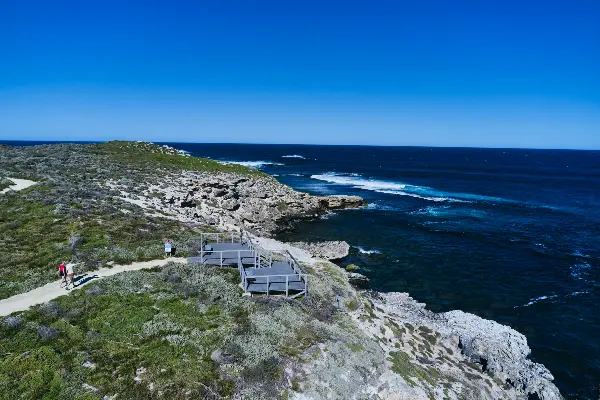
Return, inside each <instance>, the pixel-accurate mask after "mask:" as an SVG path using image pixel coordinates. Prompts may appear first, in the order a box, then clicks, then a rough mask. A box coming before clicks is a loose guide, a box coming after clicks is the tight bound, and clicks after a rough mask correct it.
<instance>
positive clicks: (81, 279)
mask: <svg viewBox="0 0 600 400" xmlns="http://www.w3.org/2000/svg"><path fill="white" fill-rule="evenodd" d="M97 278H100V277H99V276H98V275H96V274H94V275H91V276H89V275H88V274H83V275H79V276H76V277H75V278H73V287H77V286H81V285H85V284H86V283H88V282H89V281H91V280H92V279H97Z"/></svg>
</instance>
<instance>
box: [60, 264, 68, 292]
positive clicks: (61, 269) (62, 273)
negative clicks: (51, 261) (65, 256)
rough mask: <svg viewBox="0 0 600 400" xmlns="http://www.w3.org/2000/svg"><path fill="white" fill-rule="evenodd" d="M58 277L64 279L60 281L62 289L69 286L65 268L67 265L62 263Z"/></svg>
mask: <svg viewBox="0 0 600 400" xmlns="http://www.w3.org/2000/svg"><path fill="white" fill-rule="evenodd" d="M58 275H59V276H60V277H61V278H62V280H61V281H60V287H63V284H64V286H67V267H65V263H64V262H61V263H60V265H59V266H58Z"/></svg>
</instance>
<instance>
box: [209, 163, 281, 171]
mask: <svg viewBox="0 0 600 400" xmlns="http://www.w3.org/2000/svg"><path fill="white" fill-rule="evenodd" d="M221 162H222V163H224V164H237V165H243V166H244V167H248V168H257V169H258V168H263V167H265V166H267V165H284V164H281V163H276V162H272V161H221Z"/></svg>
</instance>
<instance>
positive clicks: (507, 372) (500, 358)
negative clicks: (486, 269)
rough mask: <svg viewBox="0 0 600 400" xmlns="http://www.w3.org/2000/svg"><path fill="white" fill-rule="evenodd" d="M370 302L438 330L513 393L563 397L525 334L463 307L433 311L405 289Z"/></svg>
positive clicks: (549, 398)
mask: <svg viewBox="0 0 600 400" xmlns="http://www.w3.org/2000/svg"><path fill="white" fill-rule="evenodd" d="M373 305H374V307H375V308H378V309H380V310H382V311H383V312H384V313H385V314H388V315H394V316H397V318H398V320H401V321H403V322H404V323H406V322H408V323H410V324H412V325H415V326H424V327H426V329H429V330H431V331H432V332H437V334H439V335H440V340H446V341H448V342H449V343H452V342H454V343H456V344H457V346H458V348H459V349H460V350H461V353H462V355H463V356H464V357H466V358H467V359H468V360H469V361H470V362H472V363H475V364H477V365H479V366H480V367H479V368H480V369H481V371H482V372H484V373H488V374H490V375H492V376H494V377H495V378H496V379H499V380H500V381H501V382H503V383H504V384H505V385H506V386H507V387H509V388H513V389H514V390H515V393H518V392H520V393H525V394H536V395H537V396H538V397H539V398H540V399H542V400H556V399H562V396H561V395H560V392H559V390H558V388H557V387H556V386H555V385H554V383H552V381H553V379H554V378H553V376H552V374H551V373H550V371H548V369H547V368H546V367H544V366H543V365H541V364H538V363H535V362H533V361H531V360H529V359H528V358H527V357H528V356H529V354H530V353H531V350H530V348H529V346H528V345H527V339H526V338H525V336H524V335H522V334H521V333H519V332H517V331H515V330H514V329H512V328H510V327H508V326H505V325H502V324H499V323H497V322H495V321H491V320H487V319H483V318H480V317H478V316H476V315H474V314H469V313H465V312H463V311H450V312H446V313H434V312H431V311H428V310H426V309H425V304H422V303H419V302H417V301H416V300H414V299H413V298H411V297H410V296H409V295H408V294H407V293H395V292H393V293H377V294H375V295H374V297H373Z"/></svg>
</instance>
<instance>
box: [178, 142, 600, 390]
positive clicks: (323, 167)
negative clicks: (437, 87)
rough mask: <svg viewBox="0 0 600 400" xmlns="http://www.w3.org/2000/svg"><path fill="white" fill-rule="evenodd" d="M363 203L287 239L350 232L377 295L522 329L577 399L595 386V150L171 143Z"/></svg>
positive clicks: (598, 260) (599, 318) (598, 370)
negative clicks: (405, 296) (395, 295)
mask: <svg viewBox="0 0 600 400" xmlns="http://www.w3.org/2000/svg"><path fill="white" fill-rule="evenodd" d="M171 145H172V146H174V147H177V148H179V149H181V150H184V151H187V152H189V153H190V154H192V155H194V156H202V157H210V158H213V159H216V160H222V161H234V162H240V163H244V164H246V165H249V166H252V167H254V168H260V169H261V170H262V171H264V172H266V173H269V174H272V175H273V176H275V177H276V178H277V179H278V180H279V181H281V182H282V183H285V184H287V185H290V186H291V187H293V188H295V189H297V190H300V191H306V192H309V193H312V194H316V195H327V194H355V195H359V196H362V197H364V198H365V199H366V200H367V201H368V202H369V206H367V207H365V208H361V209H355V210H344V211H340V212H336V213H332V214H329V215H327V216H324V217H323V218H321V219H318V220H316V221H305V222H301V223H300V224H299V225H298V227H297V228H296V229H295V230H294V231H292V232H284V233H282V234H280V237H279V238H280V239H283V240H308V239H310V240H346V241H347V242H348V243H350V244H351V245H352V246H353V247H352V250H351V254H350V256H348V257H347V258H346V259H344V260H342V262H341V263H342V264H348V263H355V264H358V265H359V266H360V267H361V272H362V273H364V274H365V275H367V276H368V277H369V278H370V279H371V280H372V286H373V288H374V289H376V290H379V291H402V292H408V293H410V294H411V295H412V296H413V297H414V298H415V299H417V300H418V301H421V302H424V303H426V304H427V308H428V309H430V310H433V311H449V310H453V309H460V310H463V311H467V312H471V313H474V314H477V315H479V316H481V317H483V318H490V319H493V320H495V321H498V322H500V323H502V324H506V325H509V326H511V327H513V328H515V329H516V330H518V331H519V332H521V333H523V334H524V335H525V336H526V337H527V339H528V342H529V346H530V347H531V348H532V359H533V360H534V361H537V362H540V363H543V364H544V365H546V367H548V368H549V369H550V371H551V372H552V374H553V375H554V377H555V382H556V384H557V385H558V387H559V388H560V390H561V392H562V393H563V394H564V395H565V396H566V397H567V398H570V399H594V400H596V399H598V395H599V385H600V308H599V304H600V151H569V150H529V149H527V150H525V149H523V150H518V149H474V148H420V147H366V146H364V147H362V146H302V145H248V144H240V145H232V144H182V143H173V144H171Z"/></svg>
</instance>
